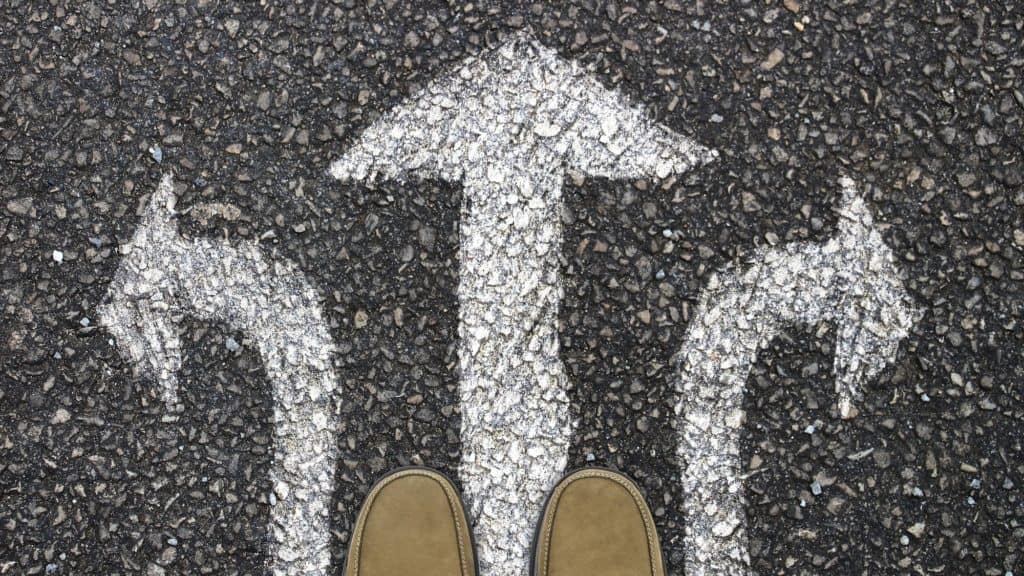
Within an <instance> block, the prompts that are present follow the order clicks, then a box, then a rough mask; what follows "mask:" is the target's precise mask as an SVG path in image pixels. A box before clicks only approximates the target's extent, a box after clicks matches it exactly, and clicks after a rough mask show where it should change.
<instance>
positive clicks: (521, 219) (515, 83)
mask: <svg viewBox="0 0 1024 576" xmlns="http://www.w3.org/2000/svg"><path fill="white" fill-rule="evenodd" d="M714 156H715V154H714V153H713V152H712V151H709V150H707V149H706V148H703V147H701V146H699V145H697V144H696V143H694V142H693V141H691V140H689V139H688V138H684V137H682V136H680V135H678V134H675V133H674V132H672V131H671V130H669V129H667V128H665V127H663V126H659V125H657V124H655V123H654V122H653V121H652V120H651V119H650V118H649V117H648V116H647V115H646V114H645V113H644V112H643V111H642V110H641V109H639V108H637V107H635V106H632V105H630V104H629V103H628V102H626V100H625V99H624V98H623V97H622V95H621V94H619V93H618V92H614V91H611V90H608V89H606V88H604V87H603V86H602V85H601V84H600V82H598V81H597V80H596V79H594V78H593V77H590V76H588V75H586V74H585V73H584V71H583V70H582V69H581V68H580V67H579V66H577V65H576V64H575V63H572V62H567V61H565V60H563V59H561V58H559V57H558V55H557V54H556V53H555V52H554V51H552V50H550V49H547V48H545V47H543V46H542V45H540V44H539V43H537V42H536V41H534V40H532V39H530V38H528V37H527V36H522V35H521V36H517V37H515V38H513V39H512V40H511V41H509V42H507V43H505V44H504V45H503V46H501V47H500V48H498V49H497V50H495V51H493V52H491V53H489V54H485V55H483V56H482V57H479V58H470V59H469V60H467V61H466V62H465V63H464V64H463V65H462V66H461V67H460V68H458V69H457V70H456V71H455V72H454V73H452V74H451V75H449V76H447V77H445V78H442V79H440V80H438V81H436V82H433V83H431V84H430V85H428V86H427V87H426V88H425V89H424V90H423V91H422V92H420V93H419V94H417V95H416V96H415V97H414V98H413V99H411V100H409V101H406V102H405V103H403V104H401V105H400V106H399V107H397V108H395V109H393V110H391V111H390V112H388V113H387V114H386V115H385V116H384V117H383V118H381V119H380V120H379V121H378V122H377V123H375V124H373V125H372V126H370V127H369V128H368V129H367V130H366V131H365V132H364V133H363V134H362V135H361V136H360V138H359V140H358V141H357V142H356V144H355V145H354V146H353V147H352V148H351V149H349V150H348V151H347V152H346V153H345V155H344V156H343V157H342V158H341V159H340V160H338V161H337V162H335V163H334V164H333V165H332V166H331V173H332V174H333V175H334V176H335V177H337V178H339V179H343V180H373V179H376V178H378V177H383V178H386V179H397V180H403V179H405V178H408V177H410V176H418V177H426V178H442V179H445V180H450V181H461V182H462V184H463V207H462V219H461V223H460V238H461V239H460V245H459V259H460V270H459V337H460V342H459V364H460V368H461V374H460V385H459V393H460V400H461V405H462V442H463V444H462V466H461V469H460V476H461V478H462V481H463V486H464V488H465V490H466V493H467V495H468V497H469V502H470V506H471V511H472V514H473V516H474V517H475V519H476V535H477V538H478V542H479V545H480V551H479V552H480V564H481V568H482V569H483V571H484V572H485V573H488V574H501V575H503V576H510V575H514V574H523V573H525V571H526V569H527V566H528V561H527V555H528V552H529V547H530V536H531V534H532V533H533V525H534V523H535V522H536V521H537V517H538V515H539V514H540V509H541V505H542V503H543V499H544V494H545V493H546V492H547V491H548V489H550V488H551V487H552V486H553V485H554V483H555V482H556V481H557V479H558V477H559V476H560V475H561V474H562V472H563V470H564V468H565V464H566V462H567V451H568V446H569V440H570V435H571V432H572V424H571V418H570V411H569V402H568V398H567V396H566V393H565V382H566V376H565V371H564V369H563V367H562V362H561V360H560V359H559V355H558V349H559V348H558V306H559V303H560V302H561V299H562V280H561V273H560V263H559V255H560V250H561V240H562V225H561V219H562V179H563V175H564V173H565V171H566V170H567V169H573V170H576V171H578V172H580V173H582V174H586V175H591V176H599V177H605V178H615V179H636V178H647V177H658V178H664V177H667V176H670V175H672V174H678V173H681V172H683V171H685V170H688V169H690V168H692V167H694V166H697V165H700V164H702V163H704V162H708V161H710V160H711V159H712V158H714Z"/></svg>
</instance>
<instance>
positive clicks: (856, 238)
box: [833, 178, 921, 418]
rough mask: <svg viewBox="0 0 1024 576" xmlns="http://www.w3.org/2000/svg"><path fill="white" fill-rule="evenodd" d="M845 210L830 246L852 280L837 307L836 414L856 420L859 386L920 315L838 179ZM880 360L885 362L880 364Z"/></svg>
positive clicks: (867, 215) (859, 206)
mask: <svg viewBox="0 0 1024 576" xmlns="http://www.w3.org/2000/svg"><path fill="white" fill-rule="evenodd" d="M840 184H841V185H842V187H843V205H842V207H841V208H840V210H839V214H840V220H839V234H838V236H837V238H836V239H835V240H833V241H834V242H838V243H839V249H841V250H843V251H844V252H846V253H847V254H848V255H849V256H848V257H847V258H846V259H845V260H846V270H845V271H844V275H845V276H846V277H847V278H850V279H852V280H851V284H850V286H849V288H848V290H847V292H846V294H845V295H844V296H843V298H842V299H841V300H840V302H839V310H838V312H837V318H836V321H837V323H838V329H839V336H838V338H837V341H836V354H835V374H836V391H837V392H838V393H839V412H840V414H841V415H842V417H843V418H850V417H852V416H853V415H855V409H854V407H853V401H854V399H855V398H856V397H857V396H858V395H859V393H860V392H859V391H860V386H861V384H862V383H863V382H866V381H869V380H871V379H873V378H874V377H875V376H877V375H878V373H879V372H881V371H882V370H883V369H884V368H885V367H886V365H887V362H888V361H889V359H892V358H895V357H896V349H897V347H898V346H899V343H900V341H901V340H903V339H904V338H906V337H907V335H908V334H909V333H910V328H911V327H912V326H913V324H914V322H916V321H917V319H918V318H919V317H920V315H921V311H920V310H919V309H918V308H917V307H916V306H915V305H914V302H913V299H912V298H911V296H910V294H909V293H908V292H907V290H906V288H905V287H904V286H903V281H902V280H901V275H900V271H899V269H898V268H897V267H896V258H895V256H894V255H893V253H892V250H890V249H889V246H888V245H886V243H885V241H884V240H883V239H882V235H881V233H880V232H879V230H878V228H877V227H876V226H875V225H874V220H873V218H872V216H871V211H870V210H869V208H868V207H867V205H866V204H865V202H864V199H863V198H862V197H861V196H860V194H859V193H858V191H857V189H856V187H855V185H854V183H853V181H852V180H850V179H849V178H842V179H841V180H840ZM882 359H884V361H882Z"/></svg>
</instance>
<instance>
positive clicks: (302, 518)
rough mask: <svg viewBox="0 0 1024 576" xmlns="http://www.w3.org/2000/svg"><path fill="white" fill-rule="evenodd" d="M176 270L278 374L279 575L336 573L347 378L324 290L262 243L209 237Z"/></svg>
mask: <svg viewBox="0 0 1024 576" xmlns="http://www.w3.org/2000/svg"><path fill="white" fill-rule="evenodd" d="M212 255H216V256H214V257H211V256H212ZM197 256H199V257H197ZM176 270H177V271H179V272H178V279H179V282H180V283H181V286H182V288H183V296H184V297H185V298H187V300H188V301H189V308H190V309H191V310H192V311H193V313H194V314H195V316H196V317H199V318H201V319H204V320H213V321H220V322H225V323H227V324H228V325H230V326H231V327H232V328H234V329H236V330H242V331H244V332H246V333H247V334H248V335H249V337H250V338H252V339H254V340H255V341H256V343H257V346H258V349H259V352H260V355H261V356H262V359H263V365H264V368H265V369H266V372H267V378H268V379H269V380H270V384H271V389H272V398H273V408H274V412H273V418H274V461H273V465H272V467H271V470H270V484H271V490H272V492H273V498H272V499H271V503H272V505H271V512H270V515H271V531H272V537H271V550H270V552H271V558H272V562H271V571H272V573H273V574H274V576H309V575H313V576H321V575H326V574H329V573H330V570H329V569H330V559H331V558H330V540H331V537H330V505H331V497H332V494H333V486H334V470H335V463H336V461H337V452H338V445H337V441H336V439H335V432H336V422H335V420H336V416H335V414H334V413H333V411H332V407H333V405H334V404H333V395H334V390H335V383H336V381H337V379H336V377H335V375H334V372H333V370H332V368H331V363H330V358H329V355H330V352H331V351H332V350H333V348H334V347H333V343H332V341H331V337H330V334H329V333H328V331H327V327H326V322H325V321H324V319H323V316H322V313H321V311H320V307H319V305H318V300H319V297H318V295H317V293H316V291H315V290H313V289H312V288H311V287H310V286H309V285H308V284H307V283H306V282H305V280H304V279H303V278H302V277H301V273H299V272H298V271H297V270H295V269H294V267H293V266H292V265H291V264H282V263H275V264H269V263H266V262H265V261H264V260H263V258H262V255H261V254H260V252H259V250H258V249H257V248H256V246H255V245H252V244H246V245H243V246H241V247H239V248H238V249H236V248H235V247H232V246H230V245H228V244H227V243H224V242H211V241H209V240H205V239H203V240H200V241H198V242H197V243H196V245H195V247H194V248H193V249H192V250H191V251H190V252H186V253H183V254H181V255H179V258H178V266H177V267H176ZM225 285H226V286H227V287H226V289H225Z"/></svg>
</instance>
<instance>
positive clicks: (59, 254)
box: [52, 250, 64, 264]
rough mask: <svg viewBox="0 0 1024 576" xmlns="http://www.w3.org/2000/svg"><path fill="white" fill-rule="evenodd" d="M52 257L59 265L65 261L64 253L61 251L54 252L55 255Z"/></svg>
mask: <svg viewBox="0 0 1024 576" xmlns="http://www.w3.org/2000/svg"><path fill="white" fill-rule="evenodd" d="M52 257H53V261H54V262H56V263H58V264H60V263H61V262H63V261H64V253H63V252H61V251H60V250H54V251H53V254H52Z"/></svg>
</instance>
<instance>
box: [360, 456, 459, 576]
mask: <svg viewBox="0 0 1024 576" xmlns="http://www.w3.org/2000/svg"><path fill="white" fill-rule="evenodd" d="M406 476H423V477H425V478H428V479H430V480H433V481H434V482H436V483H437V484H438V485H439V486H440V487H441V490H442V491H443V492H444V495H445V498H447V500H448V510H449V511H450V512H451V515H452V520H453V521H454V522H455V540H456V541H457V542H458V544H459V566H460V568H461V570H462V575H463V576H469V574H470V572H469V571H468V569H467V567H466V550H465V543H464V542H463V538H462V518H460V514H457V513H456V510H457V509H458V510H461V504H459V503H458V502H459V500H458V495H457V494H455V492H454V490H453V489H452V487H451V485H450V484H449V483H448V481H447V480H446V479H445V478H444V477H443V476H441V475H439V474H436V473H434V472H431V471H429V470H424V469H413V470H403V471H401V472H396V473H395V474H392V475H390V476H387V477H385V478H384V479H382V480H381V481H380V482H379V483H378V484H377V485H376V486H375V487H374V488H373V490H371V491H370V494H368V495H367V497H366V500H367V504H366V506H365V510H364V511H363V512H362V513H360V515H359V518H358V520H357V523H356V528H355V540H353V542H352V550H351V552H350V553H349V555H350V558H349V562H352V565H353V566H354V568H353V572H352V576H359V554H360V551H361V550H362V544H363V530H364V529H365V528H366V519H367V518H369V516H370V512H371V511H372V510H373V506H374V504H376V503H377V496H379V495H380V492H381V490H383V489H384V488H386V487H387V486H388V485H389V484H391V483H392V482H394V481H395V480H398V479H400V478H405V477H406ZM463 514H464V512H463ZM466 529H467V530H468V529H469V526H468V525H467V526H466Z"/></svg>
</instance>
